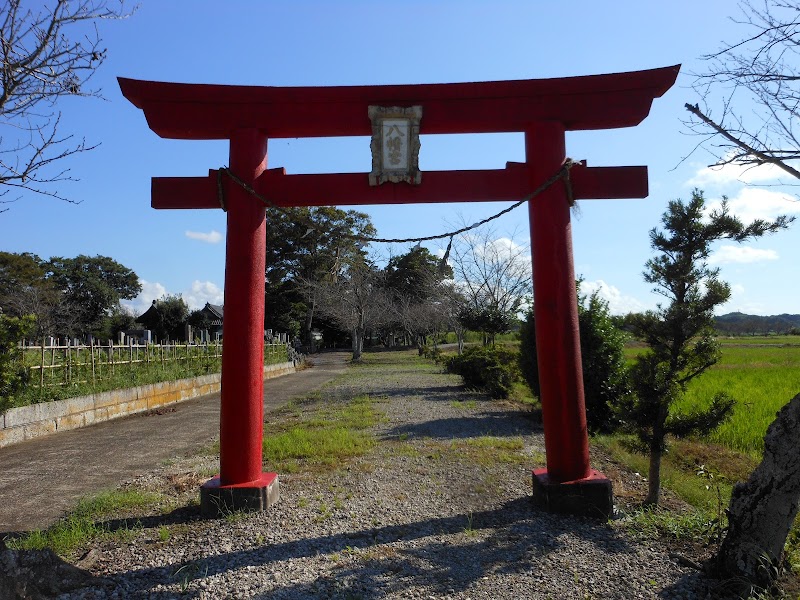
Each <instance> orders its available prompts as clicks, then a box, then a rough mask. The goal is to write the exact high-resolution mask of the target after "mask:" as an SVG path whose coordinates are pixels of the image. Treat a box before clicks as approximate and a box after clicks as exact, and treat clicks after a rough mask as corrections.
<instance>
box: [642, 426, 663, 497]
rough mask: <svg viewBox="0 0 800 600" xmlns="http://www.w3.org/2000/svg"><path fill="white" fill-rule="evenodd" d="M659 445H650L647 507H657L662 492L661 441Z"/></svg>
mask: <svg viewBox="0 0 800 600" xmlns="http://www.w3.org/2000/svg"><path fill="white" fill-rule="evenodd" d="M658 441H659V443H658V444H656V443H653V444H651V445H650V470H649V472H648V474H647V476H648V478H649V480H648V482H647V498H645V499H644V503H645V505H646V506H657V505H658V496H659V494H660V492H661V455H662V454H663V451H662V450H661V447H662V446H661V443H660V442H661V440H658Z"/></svg>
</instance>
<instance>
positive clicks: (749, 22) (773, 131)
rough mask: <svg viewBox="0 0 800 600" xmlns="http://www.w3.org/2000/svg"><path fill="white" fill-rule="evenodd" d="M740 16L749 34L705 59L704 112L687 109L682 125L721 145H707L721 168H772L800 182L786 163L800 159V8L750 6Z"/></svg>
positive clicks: (765, 1) (799, 4)
mask: <svg viewBox="0 0 800 600" xmlns="http://www.w3.org/2000/svg"><path fill="white" fill-rule="evenodd" d="M740 9H741V11H742V16H741V17H740V18H738V19H733V21H734V22H736V23H738V24H740V25H742V26H743V27H745V28H748V29H750V31H751V33H750V34H749V35H746V36H745V37H744V38H743V39H742V40H740V41H737V42H734V43H728V44H725V45H724V46H723V47H722V49H720V50H719V51H717V52H715V53H712V54H708V55H706V56H704V57H703V58H704V59H706V60H707V61H708V64H709V68H708V70H707V71H706V72H704V73H695V74H694V76H695V81H694V84H693V87H694V89H695V90H696V91H697V92H698V94H699V95H700V97H701V98H702V105H703V108H701V105H700V104H698V103H695V104H691V103H687V104H686V105H685V107H686V109H687V110H688V111H689V112H690V113H691V114H692V117H693V118H690V119H688V120H687V121H686V122H685V124H686V125H687V126H688V127H689V128H690V129H691V130H692V131H694V132H695V133H699V134H701V135H703V136H707V139H706V142H708V141H709V139H713V138H721V139H722V140H723V141H722V143H721V144H719V145H718V146H716V147H712V148H709V146H708V144H706V148H708V149H710V151H711V152H712V153H714V154H716V156H717V162H716V163H715V164H716V165H718V166H722V165H725V164H739V165H748V164H749V165H754V166H758V165H763V164H772V165H776V166H778V167H780V168H781V169H782V170H783V171H785V172H786V173H788V174H790V175H791V176H792V177H794V178H796V179H800V170H798V169H797V168H796V167H795V166H793V165H791V164H789V162H790V161H793V160H798V159H800V139H798V137H797V133H796V129H795V128H796V126H797V123H798V116H800V112H799V110H800V67H798V65H800V1H798V0H762V1H761V2H759V3H758V4H756V3H754V2H751V1H749V0H746V1H744V2H742V3H741V4H740ZM714 107H716V109H715V108H714Z"/></svg>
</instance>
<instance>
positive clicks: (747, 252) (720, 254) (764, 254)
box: [708, 246, 778, 265]
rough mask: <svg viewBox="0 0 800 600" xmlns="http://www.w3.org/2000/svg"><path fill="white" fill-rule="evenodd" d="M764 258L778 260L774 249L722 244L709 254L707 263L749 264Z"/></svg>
mask: <svg viewBox="0 0 800 600" xmlns="http://www.w3.org/2000/svg"><path fill="white" fill-rule="evenodd" d="M765 260H778V253H777V252H775V250H761V249H759V248H749V247H748V246H722V247H721V248H719V250H717V251H716V252H714V254H712V255H711V257H710V258H709V259H708V263H709V264H712V265H713V264H717V265H725V264H729V263H738V264H750V263H755V262H761V261H765Z"/></svg>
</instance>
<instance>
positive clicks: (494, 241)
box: [450, 228, 533, 341]
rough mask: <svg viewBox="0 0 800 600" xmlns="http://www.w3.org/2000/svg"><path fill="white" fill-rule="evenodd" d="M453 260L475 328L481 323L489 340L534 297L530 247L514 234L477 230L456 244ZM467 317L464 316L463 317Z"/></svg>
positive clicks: (489, 229) (457, 279) (451, 259)
mask: <svg viewBox="0 0 800 600" xmlns="http://www.w3.org/2000/svg"><path fill="white" fill-rule="evenodd" d="M450 262H451V264H452V267H453V273H454V277H455V280H456V285H457V286H458V291H459V292H460V293H461V294H462V295H463V296H464V298H466V308H467V309H468V310H469V311H470V313H471V314H472V316H473V317H472V320H473V321H474V322H475V324H474V325H472V326H469V327H470V329H474V328H475V327H476V326H478V325H479V324H480V323H483V325H482V326H481V329H482V331H483V332H484V334H485V335H486V336H487V340H488V341H492V340H493V339H494V335H495V334H496V333H500V329H502V328H503V327H502V325H501V324H502V323H507V322H508V321H509V320H510V319H512V318H514V317H515V315H516V313H517V312H519V311H520V310H522V308H523V307H524V305H525V302H526V301H527V300H528V299H529V298H530V295H531V292H532V289H533V281H532V275H531V262H530V250H529V248H528V246H527V245H526V244H518V243H517V242H516V241H515V240H514V236H513V235H512V236H510V237H502V236H499V235H498V234H497V233H496V231H495V230H494V229H492V228H484V229H480V230H473V231H471V232H469V233H468V234H464V235H463V236H461V237H460V238H458V239H457V240H456V242H455V243H454V244H453V247H452V250H451V253H450ZM462 320H463V319H462Z"/></svg>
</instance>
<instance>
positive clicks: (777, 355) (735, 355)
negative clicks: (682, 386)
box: [625, 336, 800, 458]
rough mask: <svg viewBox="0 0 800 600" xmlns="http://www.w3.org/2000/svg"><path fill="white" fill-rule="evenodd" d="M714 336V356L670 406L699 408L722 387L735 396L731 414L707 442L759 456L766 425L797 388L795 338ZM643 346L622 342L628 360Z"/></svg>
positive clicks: (799, 368)
mask: <svg viewBox="0 0 800 600" xmlns="http://www.w3.org/2000/svg"><path fill="white" fill-rule="evenodd" d="M719 341H720V343H721V346H722V348H721V349H722V356H721V359H720V361H719V362H718V363H717V364H716V365H714V366H713V367H712V368H711V369H709V370H708V371H707V372H706V373H704V374H703V375H701V376H700V377H698V378H696V379H695V380H693V381H692V382H691V383H690V384H689V387H688V389H687V393H686V396H685V397H684V398H683V399H681V400H680V401H679V402H678V403H676V404H675V410H676V411H678V412H681V411H682V412H691V411H692V410H697V409H699V408H704V407H706V406H708V404H709V403H710V401H711V399H712V398H713V397H714V394H716V393H718V392H720V391H724V392H727V393H728V394H730V395H731V396H732V397H733V398H734V399H735V400H736V406H735V407H734V411H733V415H732V417H731V419H730V420H729V421H728V422H727V423H724V424H723V425H722V426H720V427H719V429H717V430H716V431H715V432H714V433H713V434H711V435H710V436H709V437H708V441H709V442H712V443H715V444H719V445H722V446H725V447H727V448H730V449H733V450H737V451H739V452H743V453H746V454H748V455H749V456H751V457H754V458H760V456H761V453H762V452H763V449H764V434H765V433H766V431H767V427H768V426H769V424H770V423H772V421H773V420H774V419H775V414H776V413H777V412H778V411H779V410H780V409H781V408H782V407H783V406H784V405H785V404H786V403H787V402H788V401H789V400H791V399H792V398H793V397H794V396H795V394H797V393H798V392H800V338H798V336H760V337H741V338H739V337H737V338H720V339H719ZM645 350H646V348H645V347H644V346H642V345H639V344H633V345H628V346H626V348H625V356H626V358H627V359H628V360H629V361H632V360H633V359H634V358H635V357H636V356H637V355H638V354H641V353H642V352H644V351H645Z"/></svg>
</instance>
